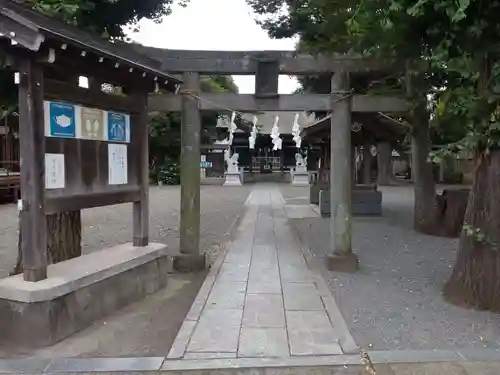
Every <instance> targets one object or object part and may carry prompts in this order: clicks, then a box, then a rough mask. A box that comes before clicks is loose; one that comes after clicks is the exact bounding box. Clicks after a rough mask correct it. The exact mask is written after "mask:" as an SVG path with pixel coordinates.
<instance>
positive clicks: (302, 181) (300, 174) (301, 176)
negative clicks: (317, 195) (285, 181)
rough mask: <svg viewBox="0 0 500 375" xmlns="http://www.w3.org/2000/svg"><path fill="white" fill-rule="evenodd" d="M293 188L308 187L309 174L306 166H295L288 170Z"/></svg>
mask: <svg viewBox="0 0 500 375" xmlns="http://www.w3.org/2000/svg"><path fill="white" fill-rule="evenodd" d="M290 174H291V177H292V185H293V186H309V172H307V167H306V166H303V165H301V166H296V167H295V168H292V169H291V170H290Z"/></svg>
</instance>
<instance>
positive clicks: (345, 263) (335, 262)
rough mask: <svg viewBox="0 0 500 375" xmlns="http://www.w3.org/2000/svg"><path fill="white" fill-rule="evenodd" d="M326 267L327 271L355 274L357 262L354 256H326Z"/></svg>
mask: <svg viewBox="0 0 500 375" xmlns="http://www.w3.org/2000/svg"><path fill="white" fill-rule="evenodd" d="M326 267H327V268H328V270H329V271H337V272H355V271H357V270H358V268H359V260H358V257H357V256H356V254H354V253H351V254H348V255H335V254H332V255H328V256H327V257H326Z"/></svg>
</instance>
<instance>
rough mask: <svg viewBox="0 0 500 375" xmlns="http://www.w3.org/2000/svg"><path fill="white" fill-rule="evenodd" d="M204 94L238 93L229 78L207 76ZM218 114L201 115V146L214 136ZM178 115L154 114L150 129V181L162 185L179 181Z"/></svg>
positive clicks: (179, 136)
mask: <svg viewBox="0 0 500 375" xmlns="http://www.w3.org/2000/svg"><path fill="white" fill-rule="evenodd" d="M201 86H202V91H205V92H235V93H236V92H238V87H237V86H236V84H235V83H234V81H233V79H232V77H226V76H207V77H204V78H203V80H202V82H201ZM217 115H218V114H217V113H216V112H212V113H203V114H202V132H201V134H200V137H201V143H202V144H207V143H210V142H211V140H212V139H213V138H214V137H215V131H216V130H215V125H216V124H217ZM180 155H181V116H180V114H179V113H165V112H162V113H154V114H152V117H151V120H150V127H149V156H150V170H151V176H150V178H151V180H152V181H153V182H159V181H161V182H163V183H164V184H178V183H179V182H180Z"/></svg>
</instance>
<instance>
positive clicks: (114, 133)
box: [108, 112, 128, 142]
mask: <svg viewBox="0 0 500 375" xmlns="http://www.w3.org/2000/svg"><path fill="white" fill-rule="evenodd" d="M108 141H115V142H127V141H128V140H127V116H126V115H124V114H123V113H117V112H108Z"/></svg>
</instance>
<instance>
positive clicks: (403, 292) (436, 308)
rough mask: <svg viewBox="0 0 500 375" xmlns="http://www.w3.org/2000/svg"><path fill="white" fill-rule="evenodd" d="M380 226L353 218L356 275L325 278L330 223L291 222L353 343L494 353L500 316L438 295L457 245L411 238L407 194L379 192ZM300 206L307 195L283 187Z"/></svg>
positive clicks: (397, 190)
mask: <svg viewBox="0 0 500 375" xmlns="http://www.w3.org/2000/svg"><path fill="white" fill-rule="evenodd" d="M382 190H383V207H384V213H383V217H382V218H355V219H354V229H353V230H354V235H353V245H354V249H355V252H356V254H357V255H358V257H359V260H360V264H361V269H360V270H359V271H358V272H356V273H355V274H352V275H350V274H342V273H335V272H328V271H326V269H325V268H324V267H323V265H322V262H319V260H320V259H321V258H322V257H324V255H325V254H326V253H327V252H328V250H329V249H328V248H329V245H328V244H329V240H328V239H329V226H328V221H329V220H328V219H321V218H308V219H293V220H292V223H293V224H294V226H295V227H296V229H297V230H298V233H299V236H300V238H301V240H302V242H303V246H304V247H308V248H310V249H311V251H312V253H313V254H314V256H315V257H316V259H317V260H318V264H321V268H322V270H323V272H324V275H325V278H326V279H327V281H328V284H329V287H330V290H331V292H332V294H333V295H334V297H335V299H336V301H337V304H338V305H339V307H340V309H341V311H342V313H343V316H344V318H345V320H346V323H347V324H348V326H349V329H350V330H351V333H352V334H353V336H354V339H355V341H356V342H357V343H358V344H359V345H361V346H364V347H367V346H368V345H370V344H371V345H373V346H374V348H375V349H456V348H484V347H487V348H498V347H500V315H496V314H492V313H489V312H484V311H473V310H467V309H463V308H459V307H456V306H453V305H450V304H447V303H446V302H445V301H444V300H443V298H442V296H441V287H442V285H443V284H444V283H445V281H446V279H447V277H448V276H449V275H450V272H451V269H452V266H453V263H454V261H455V256H456V250H457V240H453V239H445V238H438V237H431V236H425V235H422V234H418V233H416V232H414V231H413V230H412V206H413V191H412V188H411V187H391V188H383V189H382ZM282 194H283V196H284V198H285V201H286V202H290V204H298V203H296V202H297V200H301V198H300V197H306V196H307V195H308V189H307V188H293V187H290V186H286V185H282Z"/></svg>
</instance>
